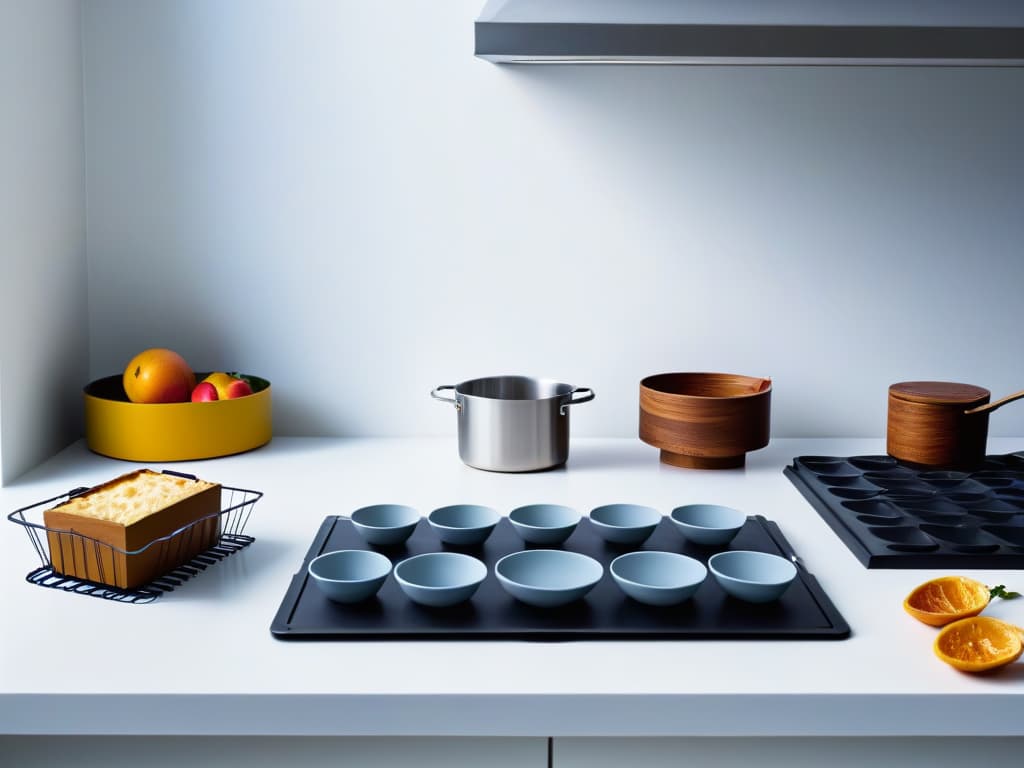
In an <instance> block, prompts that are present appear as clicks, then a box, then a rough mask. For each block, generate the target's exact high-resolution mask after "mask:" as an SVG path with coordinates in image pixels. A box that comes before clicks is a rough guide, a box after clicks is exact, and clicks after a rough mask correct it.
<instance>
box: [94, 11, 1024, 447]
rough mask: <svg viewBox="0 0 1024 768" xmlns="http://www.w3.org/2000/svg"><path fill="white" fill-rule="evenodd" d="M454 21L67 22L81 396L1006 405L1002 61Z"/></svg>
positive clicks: (367, 410)
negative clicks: (123, 374)
mask: <svg viewBox="0 0 1024 768" xmlns="http://www.w3.org/2000/svg"><path fill="white" fill-rule="evenodd" d="M481 7H482V0H457V1H455V0H450V1H448V2H438V1H437V0H396V2H389V3H372V2H355V1H354V0H351V1H347V2H345V1H333V2H329V1H327V0H324V1H322V2H315V1H313V0H301V1H299V2H295V1H294V0H291V1H286V0H245V1H242V0H238V1H237V2H230V1H229V0H222V1H221V2H208V1H207V0H176V1H174V2H171V1H169V0H168V1H164V2H147V3H137V2H132V1H131V0H92V1H91V2H89V3H87V4H86V5H85V8H84V62H85V89H86V94H87V102H88V105H89V108H88V110H87V114H86V150H87V151H86V157H87V164H88V172H87V178H88V182H87V185H88V212H87V220H88V256H89V276H88V278H89V296H90V314H89V318H90V325H89V327H90V341H91V346H92V354H91V357H90V366H91V374H92V375H93V376H100V375H107V374H110V373H116V372H119V371H120V370H121V368H122V367H123V365H124V363H125V361H126V360H128V359H129V358H130V357H131V356H132V355H133V354H134V353H135V352H137V351H138V350H140V349H143V348H145V347H147V346H154V345H161V346H170V347H173V348H175V349H177V350H179V351H180V352H181V353H183V354H184V355H185V356H186V357H187V358H188V359H189V360H190V361H191V362H192V364H193V366H194V367H196V368H198V369H210V368H228V369H231V368H236V369H240V370H244V371H248V372H251V373H258V374H262V375H265V376H267V377H268V378H270V379H271V380H272V381H273V382H274V385H275V422H276V423H275V426H276V431H277V432H278V433H279V434H344V435H350V434H357V435H363V434H374V435H390V434H403V433H413V434H454V430H455V415H454V413H453V411H452V410H451V409H450V407H446V406H443V405H441V404H439V403H434V402H433V401H431V400H430V399H429V398H428V394H427V393H428V391H429V389H430V388H431V387H432V386H433V385H436V384H442V383H456V382H458V381H460V380H463V379H467V378H471V377H476V376H481V375H490V374H494V373H511V372H515V373H527V374H532V375H541V376H549V377H556V378H560V379H562V380H564V381H569V382H572V383H576V384H581V385H587V386H591V387H593V388H594V389H595V390H596V392H597V395H598V396H597V399H596V400H595V401H594V402H593V403H592V404H588V405H586V406H581V407H580V408H579V409H578V410H577V411H576V415H575V416H574V425H573V431H574V434H577V435H586V434H603V435H624V436H627V435H635V433H636V413H637V391H636V390H637V383H638V381H639V379H640V378H642V377H643V376H644V375H647V374H650V373H655V372H662V371H668V370H726V371H733V372H739V373H748V374H752V375H758V376H761V375H766V376H771V377H773V379H774V381H775V399H774V419H773V433H774V434H775V435H776V436H794V435H828V434H846V435H857V436H881V435H882V434H884V429H885V406H886V388H887V386H888V385H889V384H890V383H892V382H895V381H900V380H905V379H919V378H934V379H943V380H953V381H957V380H959V381H967V382H971V383H976V384H980V385H983V386H987V387H988V388H990V389H991V390H992V392H993V396H994V397H999V396H1001V395H1003V394H1006V393H1008V392H1010V391H1012V390H1016V389H1019V388H1021V387H1024V365H1022V364H1021V362H1020V361H1021V359H1022V358H1021V347H1020V341H1019V339H1020V321H1021V312H1020V289H1021V287H1022V285H1024V254H1022V251H1021V244H1022V243H1024V197H1022V195H1021V179H1024V142H1022V141H1021V137H1022V136H1024V70H1021V69H1015V70H958V69H885V68H865V69H855V68H688V67H636V66H633V67H579V66H548V67H526V66H520V67H514V66H496V65H493V64H489V63H486V62H484V61H480V60H477V59H475V58H474V57H473V56H472V47H473V39H472V33H473V20H474V18H475V17H476V15H477V13H478V12H479V10H480V8H481ZM991 424H992V427H991V431H992V433H993V434H1003V435H1005V434H1018V435H1019V434H1024V404H1018V405H1015V406H1009V407H1008V408H1007V409H1005V410H1004V411H1000V412H999V413H997V414H995V415H994V416H993V417H992V421H991Z"/></svg>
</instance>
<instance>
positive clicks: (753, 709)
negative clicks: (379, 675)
mask: <svg viewBox="0 0 1024 768" xmlns="http://www.w3.org/2000/svg"><path fill="white" fill-rule="evenodd" d="M282 712H288V717H286V718H282V716H281V713H282ZM616 713H617V714H616ZM1005 715H1006V694H1004V693H1000V694H978V695H971V696H967V697H964V696H957V697H941V696H931V695H888V696H879V695H873V694H858V695H843V696H837V695H815V694H757V695H736V694H711V695H709V694H699V695H698V694H694V695H683V696H679V695H630V694H564V695H563V694H558V695H532V694H530V695H517V694H408V695H405V694H374V695H346V694H316V695H313V694H273V695H251V694H250V695H242V694H237V695H236V694H215V695H209V694H166V693H165V694H160V695H145V694H142V695H140V694H101V693H97V694H7V695H2V696H0V734H3V735H15V734H17V735H103V736H173V735H196V736H202V735H209V736H212V735H217V736H255V735H260V736H452V737H460V736H477V737H487V736H502V737H509V736H545V737H597V736H605V737H690V736H720V737H723V736H746V737H758V736H793V737H801V736H818V737H822V736H832V737H842V736H875V737H877V736H1024V724H1022V723H1019V722H1014V721H1013V720H1012V719H1011V718H1007V717H1006V716H1005ZM456 724H457V725H456Z"/></svg>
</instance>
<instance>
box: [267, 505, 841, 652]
mask: <svg viewBox="0 0 1024 768" xmlns="http://www.w3.org/2000/svg"><path fill="white" fill-rule="evenodd" d="M526 546H527V545H525V544H524V543H523V541H522V540H521V539H520V538H519V536H518V535H516V533H515V531H514V530H513V528H512V526H511V524H510V523H509V521H508V519H507V518H504V517H503V518H502V519H501V521H500V522H499V523H498V526H497V527H496V528H495V529H494V532H493V533H492V534H491V536H490V537H489V538H488V539H487V541H486V542H484V544H483V546H482V547H479V548H477V549H475V550H474V549H468V550H460V551H466V552H468V553H470V554H474V555H475V556H476V557H479V558H480V559H481V560H483V561H484V563H485V564H486V565H487V570H488V574H487V578H486V579H484V582H483V583H482V584H481V585H480V588H479V589H478V590H477V592H476V594H475V595H474V596H473V598H472V599H471V600H470V601H469V602H467V603H463V604H462V605H458V606H454V607H452V608H447V609H428V608H424V607H421V606H418V605H416V604H414V603H412V602H411V601H409V600H408V598H406V597H405V595H403V594H402V592H401V591H400V589H399V588H398V585H397V584H396V583H395V579H394V574H391V575H389V576H388V578H387V581H385V583H384V586H383V587H381V590H380V592H379V593H378V594H377V596H376V597H375V598H373V599H371V600H369V601H367V602H364V603H361V604H358V605H340V604H337V603H333V602H331V601H330V600H328V599H327V598H326V597H324V595H323V594H322V593H321V592H320V590H319V589H318V588H317V587H316V585H315V584H313V583H312V581H311V580H310V579H309V577H308V575H307V572H306V567H307V565H308V563H309V561H310V560H311V559H312V558H314V557H316V556H317V555H319V554H321V553H323V552H329V551H331V550H336V549H366V548H368V546H367V545H366V544H365V543H364V542H363V540H362V539H361V538H360V537H359V535H358V534H357V533H356V532H355V530H354V528H353V527H352V523H351V521H349V520H348V519H347V518H344V517H338V516H330V517H327V518H326V519H325V520H324V522H323V524H322V525H321V526H320V529H319V530H318V531H317V533H316V536H315V537H314V539H313V543H312V545H311V546H310V548H309V551H308V552H307V553H306V556H305V558H304V559H303V562H302V564H301V566H300V568H299V570H298V572H297V573H296V574H295V576H294V577H293V578H292V582H291V584H290V586H289V587H288V590H287V592H286V594H285V596H284V599H283V600H282V602H281V606H280V608H279V609H278V612H277V615H276V616H275V617H274V620H273V623H272V625H271V628H270V631H271V632H272V633H273V635H274V636H275V637H278V638H281V639H317V638H319V639H335V640H344V639H351V640H365V639H378V640H381V639H395V640H408V639H436V640H450V639H473V638H477V639H481V640H610V639H617V640H658V639H665V640H668V639H677V640H678V639H690V638H694V639H696V638H734V639H745V638H751V639H753V638H806V639H820V640H835V639H842V638H845V637H848V636H849V634H850V628H849V626H848V625H847V623H846V621H845V620H844V619H843V617H842V616H841V615H840V613H839V611H838V610H836V608H835V606H834V605H833V604H832V601H831V600H829V598H828V596H827V595H826V594H825V592H824V591H823V590H822V588H821V586H820V585H819V584H818V582H817V580H816V579H815V578H814V576H812V575H811V574H810V573H808V571H807V570H806V569H805V568H804V567H803V566H802V565H801V564H800V562H799V559H798V558H796V556H795V554H794V553H793V552H792V549H791V548H790V546H789V544H788V543H787V542H786V539H785V537H784V536H783V535H782V532H781V531H780V530H779V528H778V526H777V525H776V524H775V523H773V522H771V521H768V520H766V519H765V518H763V517H760V516H753V517H749V518H747V521H746V523H745V524H744V526H743V528H742V529H741V530H740V532H739V533H738V534H737V535H736V538H735V539H733V541H732V543H731V544H730V545H729V546H727V547H720V548H713V549H705V548H700V547H696V546H694V545H692V544H690V543H688V542H687V541H686V540H684V539H683V538H682V536H681V535H680V534H679V533H678V532H677V531H676V530H675V529H674V528H673V527H672V524H671V522H670V521H669V520H668V519H667V518H663V519H662V521H661V522H660V523H659V525H658V527H657V528H656V529H655V531H654V533H653V534H651V537H650V538H649V539H648V540H647V541H646V542H645V543H644V544H643V545H642V546H641V547H633V548H630V549H653V550H665V551H670V552H679V553H682V554H686V555H690V556H691V557H696V558H697V559H699V560H700V561H701V562H704V563H706V562H707V559H708V557H710V556H711V555H713V554H714V553H715V552H719V551H722V550H723V549H754V550H760V551H764V552H771V553H774V554H780V555H783V556H785V557H788V558H791V559H793V560H794V562H796V564H797V570H798V575H797V578H796V580H795V581H794V582H793V584H792V586H791V587H790V588H789V589H788V590H787V591H786V592H785V594H783V596H782V598H781V599H780V600H779V601H777V602H775V603H771V604H767V605H754V604H750V603H744V602H742V601H739V600H736V599H735V598H732V597H730V596H728V595H726V594H725V592H723V591H722V589H721V588H720V587H719V586H718V584H717V583H716V582H715V581H714V578H713V577H712V576H711V575H710V574H709V576H708V578H707V579H706V580H705V581H704V583H703V584H702V585H701V587H700V589H698V590H697V593H696V594H695V595H694V597H693V598H692V599H691V600H689V601H688V602H685V603H683V604H681V605H678V606H673V607H669V608H656V607H651V606H647V605H642V604H640V603H637V602H635V601H634V600H632V599H631V598H629V597H626V596H625V595H624V594H623V593H622V592H621V591H620V590H619V588H618V586H616V584H615V583H614V581H613V580H612V577H611V574H610V573H609V572H608V565H609V563H610V562H611V561H612V560H613V559H614V558H615V557H616V556H618V555H620V554H622V553H623V552H626V551H630V550H629V549H622V548H617V547H612V546H610V545H608V544H606V543H605V542H604V541H603V540H602V539H601V538H600V537H599V536H598V535H597V532H596V531H595V529H594V528H593V527H592V526H591V524H590V521H589V519H588V518H586V517H584V518H583V520H581V521H580V524H579V526H578V527H577V528H576V530H575V531H574V532H573V534H572V536H570V537H569V539H568V540H567V541H566V542H565V544H563V545H562V548H564V549H568V550H572V551H575V552H580V553H583V554H586V555H590V556H591V557H593V558H596V559H597V560H598V561H599V562H600V563H601V564H602V566H604V570H605V573H604V576H603V577H602V578H601V581H600V582H598V584H597V586H596V587H594V589H593V590H592V591H591V592H590V593H589V594H588V595H587V596H586V597H585V598H583V599H582V600H579V601H577V602H575V603H572V604H570V605H568V606H563V607H560V608H555V609H542V608H533V607H530V606H527V605H524V604H523V603H520V602H518V601H516V600H515V599H514V598H512V597H511V596H510V595H508V594H507V593H505V592H504V590H502V588H501V586H500V585H499V584H498V581H497V579H496V578H495V576H494V563H495V562H497V561H498V559H499V558H501V557H503V556H504V555H506V554H509V553H511V552H516V551H519V550H521V549H524V548H526ZM446 548H447V547H446V546H445V545H443V544H441V543H440V542H439V541H438V540H437V537H436V535H435V534H434V533H433V532H432V531H431V530H430V528H429V526H428V525H427V523H426V521H425V520H421V521H420V522H419V524H418V525H417V527H416V530H415V531H414V532H413V534H412V536H411V537H410V538H409V540H408V541H407V542H406V544H405V545H404V546H403V547H400V548H399V549H397V550H387V549H381V550H379V551H381V552H383V553H384V554H387V555H388V556H389V557H390V558H391V560H392V562H395V563H397V562H399V561H400V560H402V559H404V558H406V557H411V556H412V555H416V554H420V553H423V552H434V551H438V550H442V549H446Z"/></svg>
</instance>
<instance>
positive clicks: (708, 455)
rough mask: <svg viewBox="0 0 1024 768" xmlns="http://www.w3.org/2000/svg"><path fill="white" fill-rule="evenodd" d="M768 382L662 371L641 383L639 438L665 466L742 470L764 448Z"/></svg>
mask: <svg viewBox="0 0 1024 768" xmlns="http://www.w3.org/2000/svg"><path fill="white" fill-rule="evenodd" d="M771 397H772V383H771V381H770V380H769V379H759V378H755V377H752V376H740V375H737V374H733V373H661V374H658V375H656V376H648V377H647V378H646V379H644V380H643V381H641V382H640V439H641V440H643V441H644V442H645V443H648V444H649V445H653V446H654V447H655V448H660V449H661V460H662V462H664V463H665V464H671V465H673V466H676V467H689V468H691V469H730V468H733V467H742V466H743V465H744V463H745V462H746V454H747V452H748V451H755V450H757V449H758V448H764V447H765V446H766V445H768V439H769V436H770V431H771Z"/></svg>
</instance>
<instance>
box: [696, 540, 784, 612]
mask: <svg viewBox="0 0 1024 768" xmlns="http://www.w3.org/2000/svg"><path fill="white" fill-rule="evenodd" d="M708 569H709V570H710V571H711V574H712V575H713V576H714V577H715V581H717V582H718V583H719V584H720V585H721V587H722V589H724V590H725V591H726V592H728V593H729V594H730V595H732V596H733V597H737V598H739V599H740V600H746V601H747V602H748V603H770V602H772V601H773V600H778V599H779V598H780V597H782V593H783V592H785V591H786V590H787V589H788V588H789V585H790V584H792V583H793V579H795V578H796V566H795V565H793V562H792V561H791V560H787V559H786V558H784V557H779V556H778V555H772V554H769V553H767V552H749V551H746V550H734V551H730V552H719V553H718V554H717V555H712V556H711V557H710V558H709V559H708Z"/></svg>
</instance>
